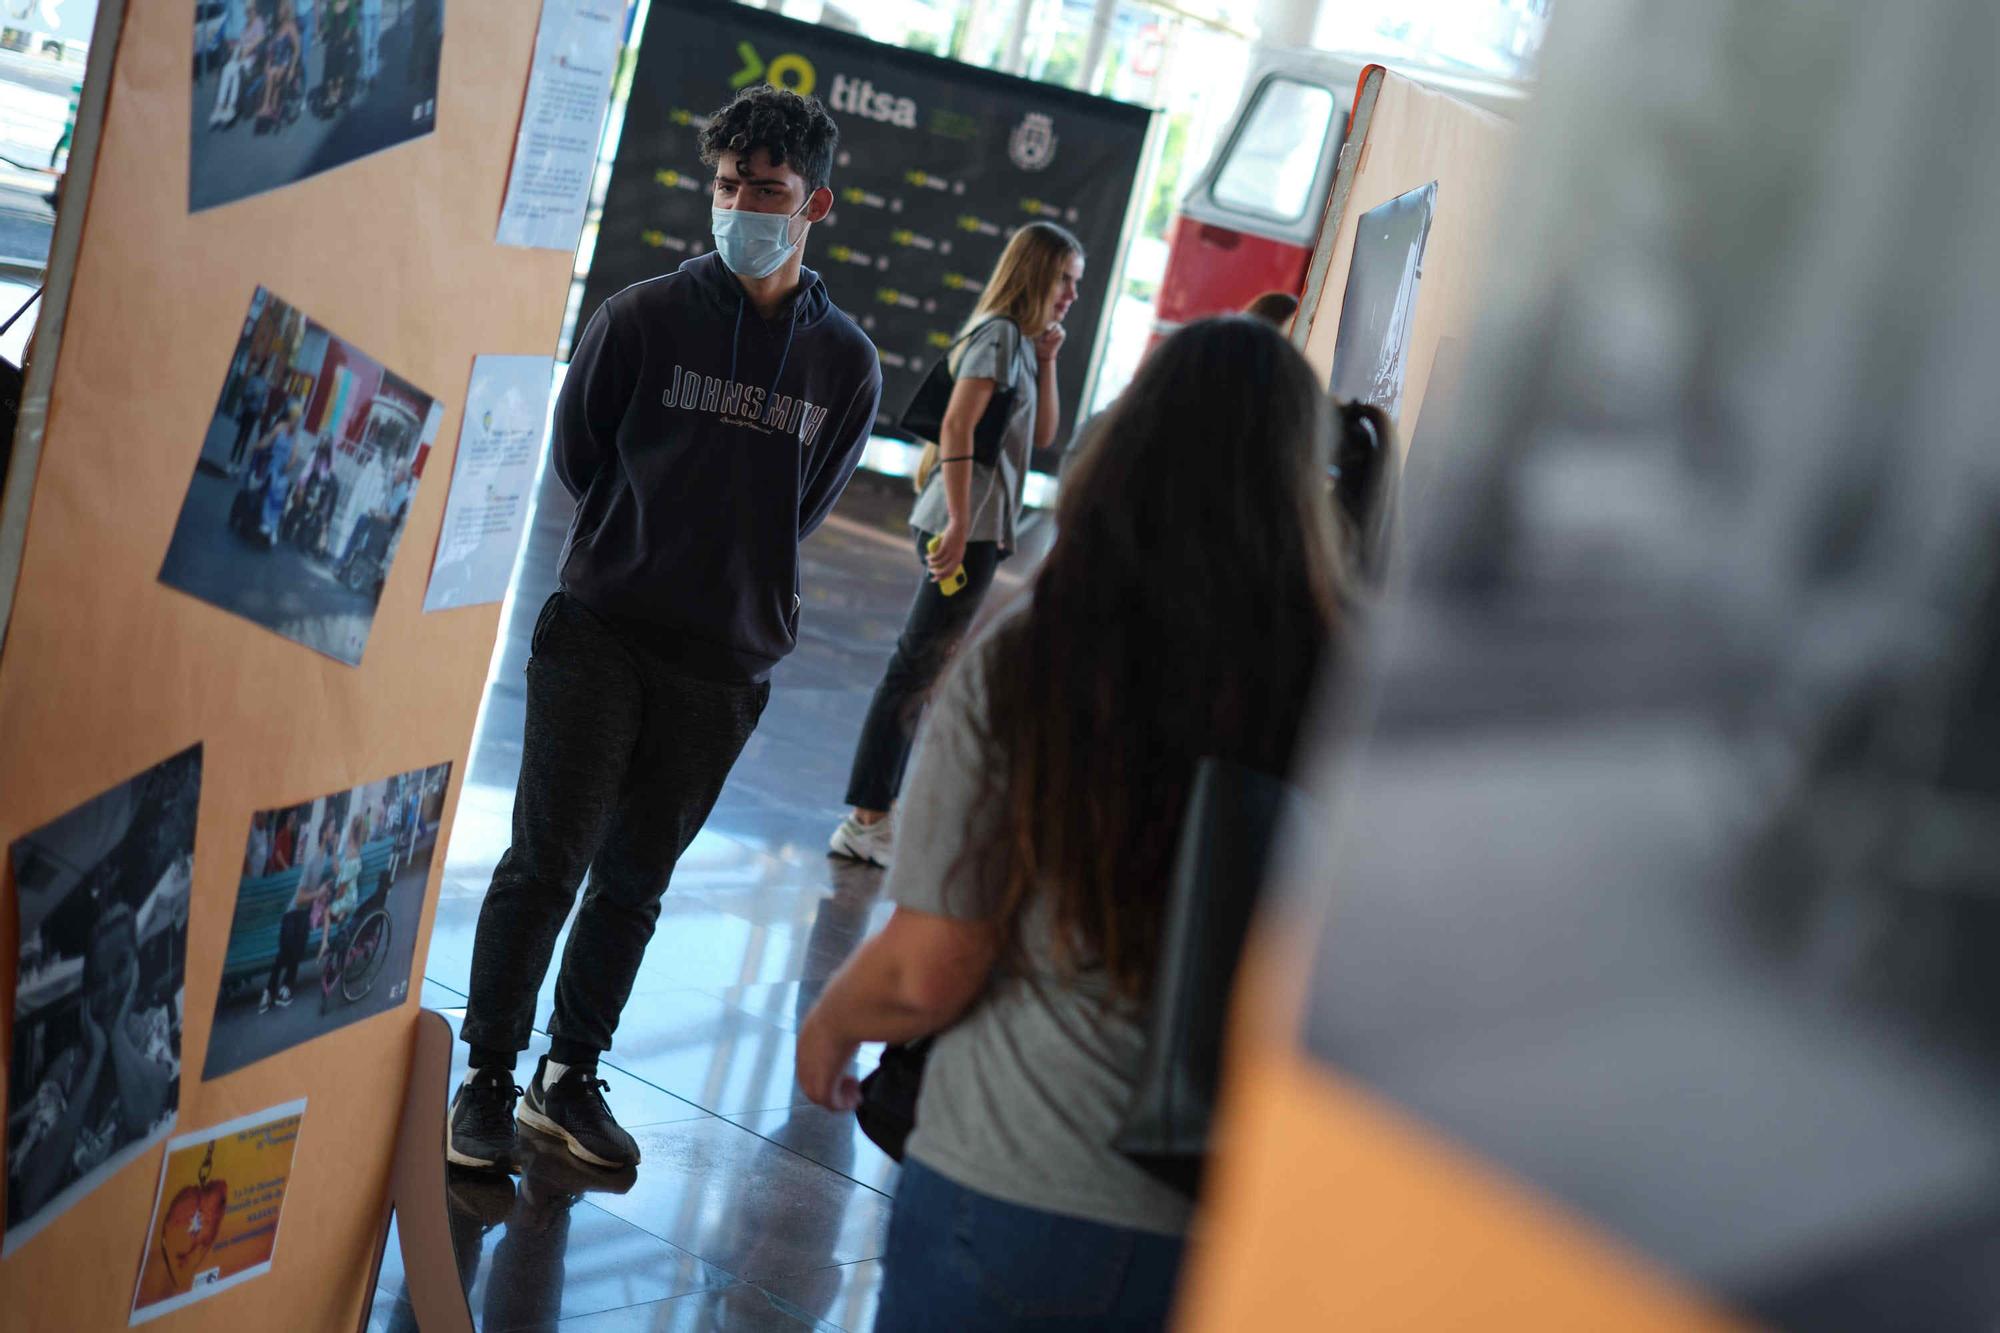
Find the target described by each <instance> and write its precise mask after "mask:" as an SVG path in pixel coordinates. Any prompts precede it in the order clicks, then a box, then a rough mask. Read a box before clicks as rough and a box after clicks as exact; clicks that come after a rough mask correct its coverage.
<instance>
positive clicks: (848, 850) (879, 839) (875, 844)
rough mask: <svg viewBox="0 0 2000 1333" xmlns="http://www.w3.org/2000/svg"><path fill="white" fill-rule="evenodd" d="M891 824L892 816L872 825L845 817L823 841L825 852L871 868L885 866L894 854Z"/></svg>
mask: <svg viewBox="0 0 2000 1333" xmlns="http://www.w3.org/2000/svg"><path fill="white" fill-rule="evenodd" d="M894 822H895V821H894V818H893V817H892V816H884V817H883V818H881V819H878V820H876V821H875V822H874V823H872V824H863V823H862V822H861V821H860V820H858V819H856V818H855V817H854V816H853V815H849V816H847V818H845V819H843V820H841V821H840V826H839V827H838V828H836V829H834V831H833V836H832V837H831V838H829V839H827V844H826V845H827V850H828V851H830V852H831V853H833V855H835V856H845V857H847V858H849V859H850V860H855V861H866V862H867V863H868V864H869V865H872V866H886V865H888V864H889V858H890V857H891V856H893V855H894V854H895V851H896V831H895V828H894Z"/></svg>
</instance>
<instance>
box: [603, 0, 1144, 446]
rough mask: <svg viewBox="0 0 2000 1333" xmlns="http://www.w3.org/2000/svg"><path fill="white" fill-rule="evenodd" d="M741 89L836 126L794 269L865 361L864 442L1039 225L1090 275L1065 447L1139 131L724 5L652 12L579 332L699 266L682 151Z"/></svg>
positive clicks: (1110, 115) (1073, 314)
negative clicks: (820, 114)
mask: <svg viewBox="0 0 2000 1333" xmlns="http://www.w3.org/2000/svg"><path fill="white" fill-rule="evenodd" d="M756 82H769V83H775V84H777V85H778V86H779V87H782V88H790V89H792V90H793V91H795V92H799V93H810V94H812V95H815V96H817V97H818V98H819V99H820V100H821V101H823V102H825V103H826V104H827V108H828V110H830V111H831V112H832V113H833V117H834V119H835V120H836V121H838V122H839V124H840V154H839V156H838V158H836V160H835V166H834V172H833V182H832V184H833V191H834V196H835V202H834V211H833V213H832V215H831V216H829V217H828V218H827V220H826V221H824V222H822V223H820V224H819V225H818V226H816V227H814V228H813V230H812V236H811V238H810V239H809V240H808V241H807V248H806V263H807V265H808V266H809V267H812V268H815V269H817V270H819V272H820V274H821V276H822V277H824V278H825V279H826V286H827V291H828V292H829V293H830V294H831V295H832V297H833V300H834V303H835V304H836V305H838V306H839V307H840V308H841V309H842V310H845V311H846V312H847V313H848V314H849V315H851V316H853V317H854V319H855V321H856V322H857V323H859V324H860V325H861V327H862V329H863V330H864V331H865V332H866V333H867V334H868V336H869V337H870V338H872V339H874V340H875V345H876V347H877V348H878V349H879V351H880V352H881V356H882V417H881V424H882V425H883V426H885V427H886V426H888V425H889V424H890V423H892V422H893V421H894V420H895V418H896V417H898V416H900V415H901V413H902V410H903V408H904V406H905V405H906V404H907V403H908V402H909V400H910V395H911V394H913V393H915V392H916V388H917V385H918V384H919V382H921V380H922V378H923V374H924V371H925V370H926V369H928V368H929V366H930V364H931V362H932V360H934V359H935V358H936V357H938V356H939V355H941V354H942V351H943V349H944V347H945V346H946V345H948V344H949V343H950V342H951V340H952V338H953V337H954V336H956V334H957V332H958V330H959V326H960V325H962V324H963V323H964V322H965V319H966V317H967V316H968V315H970V314H971V313H972V308H973V305H974V304H975V303H976V302H977V301H978V299H979V293H980V291H981V290H982V289H983V287H984V285H985V281H986V278H987V275H988V274H989V273H990V272H991V271H992V268H993V262H994V260H996V259H998V258H999V257H1000V251H1001V249H1002V247H1004V246H1005V245H1006V243H1007V238H1008V236H1010V235H1011V234H1012V233H1013V232H1014V230H1015V229H1016V228H1018V227H1019V226H1020V225H1021V224H1022V223H1024V222H1028V221H1031V220H1033V219H1035V218H1046V219H1048V220H1050V221H1052V222H1058V223H1061V224H1062V225H1063V226H1065V227H1068V228H1069V229H1070V230H1071V231H1073V232H1075V233H1076V234H1077V236H1078V238H1079V239H1080V240H1082V242H1083V245H1084V249H1085V251H1086V252H1087V254H1088V256H1089V259H1090V262H1089V263H1088V264H1087V265H1086V266H1085V270H1084V282H1083V286H1082V289H1081V291H1080V292H1079V294H1078V296H1077V301H1076V304H1075V306H1074V307H1072V309H1071V310H1070V313H1069V316H1068V317H1067V318H1066V319H1065V320H1064V325H1065V326H1066V327H1067V329H1068V330H1069V339H1068V341H1067V343H1066V344H1065V345H1064V348H1063V355H1062V362H1061V366H1062V397H1063V415H1062V421H1063V433H1064V435H1067V434H1068V432H1069V431H1071V430H1072V429H1074V427H1075V425H1076V421H1077V406H1078V403H1079V402H1080V401H1081V398H1082V393H1083V380H1084V372H1085V369H1086V367H1088V366H1089V364H1090V361H1091V357H1092V355H1093V353H1094V351H1095V343H1096V339H1097V333H1098V328H1099V325H1100V322H1101V319H1100V317H1101V316H1102V314H1103V312H1104V303H1105V300H1106V296H1107V290H1108V288H1109V286H1110V280H1111V275H1112V270H1113V268H1114V267H1115V262H1114V261H1115V258H1116V252H1117V248H1118V242H1119V240H1120V233H1121V232H1122V230H1123V228H1124V224H1125V215H1126V212H1127V207H1128V204H1129V203H1130V200H1131V196H1132V190H1133V186H1134V184H1135V182H1136V181H1137V179H1138V174H1139V159H1140V156H1141V153H1142V152H1143V150H1144V147H1145V140H1146V133H1147V130H1148V127H1149V125H1150V122H1151V118H1152V114H1153V113H1152V112H1151V111H1149V110H1147V109H1146V108H1144V107H1137V106H1131V105H1128V104H1126V103H1123V102H1114V101H1110V100H1108V99H1105V98H1100V97H1091V96H1087V95H1085V94H1082V93H1077V92H1072V91H1070V90H1069V89H1066V88H1057V87H1052V86H1050V85H1048V84H1043V83H1036V82H1033V81H1032V80H1028V79H1017V78H1013V77H1011V76H1008V75H1004V74H996V73H994V72H992V71H991V70H985V69H980V68H978V67H976V66H972V65H965V64H960V63H959V62H957V61H953V60H944V59H940V58H938V57H936V56H930V55H924V54H922V53H920V52H915V51H905V50H903V49H901V48H900V47H894V46H885V45H883V44H882V43H880V42H872V41H869V40H868V39H866V38H864V37H857V36H854V35H852V34H849V33H843V32H837V31H834V30H832V29H829V28H821V27H817V26H815V25H813V24H810V23H801V22H798V21H797V20H794V19H787V18H783V17H781V16H779V15H777V14H772V13H768V12H766V11H764V10H759V9H751V8H749V7H747V6H745V5H741V4H736V3H734V2H733V0H654V3H653V6H652V11H651V14H650V16H649V17H648V18H647V20H646V32H645V36H644V39H643V40H642V41H641V43H640V46H639V56H638V67H637V69H636V70H635V71H634V74H633V82H632V95H631V101H630V103H629V105H628V106H627V108H626V111H625V127H624V131H623V134H622V136H621V138H620V139H619V144H618V156H617V160H616V161H615V163H614V164H613V168H612V173H611V185H610V190H609V193H608V194H607V195H606V198H605V201H604V220H603V224H602V227H601V228H600V230H599V232H598V238H597V249H596V253H595V256H594V258H593V259H592V261H591V266H590V276H589V278H588V279H587V281H586V283H585V287H584V299H583V308H582V312H581V314H582V317H583V318H585V319H588V317H589V316H590V315H591V314H593V313H595V311H596V310H597V307H598V305H599V304H600V303H602V302H603V300H604V299H605V298H606V297H608V296H610V295H612V294H613V293H614V292H617V291H619V290H620V289H622V288H624V287H626V286H629V285H630V284H632V283H635V282H643V281H645V280H646V279H648V278H654V277H658V276H659V275H661V274H663V273H668V272H671V271H673V270H674V269H676V268H678V267H679V266H680V265H681V264H682V263H683V262H684V261H686V260H687V259H689V258H691V257H693V256H695V255H698V254H702V253H704V252H706V251H707V250H709V249H711V248H712V247H713V245H714V242H713V240H712V239H711V238H710V234H709V188H708V185H709V178H710V177H709V172H708V171H707V169H706V168H704V167H703V166H702V165H701V160H700V155H699V152H698V150H697V147H696V136H697V135H698V134H699V133H700V131H701V127H702V126H703V125H704V124H706V123H707V118H708V115H709V113H710V112H712V111H714V110H716V109H717V108H719V107H721V106H722V105H723V104H724V103H726V102H727V101H728V100H729V99H730V98H731V97H733V96H735V94H736V91H737V89H739V88H743V87H747V86H749V85H750V84H752V83H756Z"/></svg>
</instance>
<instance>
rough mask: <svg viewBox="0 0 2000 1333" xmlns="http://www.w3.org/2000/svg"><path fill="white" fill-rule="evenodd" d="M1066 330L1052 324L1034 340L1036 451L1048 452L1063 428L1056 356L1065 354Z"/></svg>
mask: <svg viewBox="0 0 2000 1333" xmlns="http://www.w3.org/2000/svg"><path fill="white" fill-rule="evenodd" d="M1064 336H1065V335H1064V333H1063V326H1062V325H1060V324H1051V325H1049V327H1048V329H1047V330H1046V331H1045V332H1044V333H1043V334H1042V336H1041V337H1039V338H1037V339H1035V372H1036V375H1037V377H1038V378H1037V383H1036V387H1035V447H1036V448H1037V449H1046V448H1048V447H1049V446H1050V445H1052V444H1054V443H1055V442H1056V432H1057V431H1058V430H1060V429H1061V428H1062V391H1061V389H1060V388H1059V387H1058V386H1057V384H1056V355H1057V354H1058V353H1059V352H1061V351H1062V345H1063V338H1064Z"/></svg>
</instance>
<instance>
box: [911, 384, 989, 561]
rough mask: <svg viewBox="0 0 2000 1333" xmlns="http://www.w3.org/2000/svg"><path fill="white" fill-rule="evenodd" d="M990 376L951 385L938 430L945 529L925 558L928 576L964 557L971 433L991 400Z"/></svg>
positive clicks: (968, 518) (969, 499) (969, 514)
mask: <svg viewBox="0 0 2000 1333" xmlns="http://www.w3.org/2000/svg"><path fill="white" fill-rule="evenodd" d="M993 389H994V382H993V380H991V379H990V378H972V379H960V380H958V381H957V382H955V383H954V384H953V385H952V386H951V401H950V402H948V403H946V404H945V409H944V423H943V425H942V426H941V427H939V429H938V435H939V436H940V437H941V438H940V439H939V440H938V484H939V485H940V486H942V487H944V509H945V514H946V518H945V528H944V531H943V532H941V533H939V534H938V544H937V549H936V550H935V551H932V552H931V553H930V555H929V556H928V557H927V561H928V563H929V565H930V570H931V577H932V578H943V577H944V576H945V575H947V574H949V573H951V571H952V570H954V569H957V568H958V567H959V565H960V564H961V563H962V562H963V561H964V560H965V542H966V538H967V537H968V536H969V535H970V534H971V531H972V435H973V432H974V431H975V430H977V429H978V426H979V419H980V418H981V417H983V416H985V415H986V405H987V404H988V403H990V402H992V401H993Z"/></svg>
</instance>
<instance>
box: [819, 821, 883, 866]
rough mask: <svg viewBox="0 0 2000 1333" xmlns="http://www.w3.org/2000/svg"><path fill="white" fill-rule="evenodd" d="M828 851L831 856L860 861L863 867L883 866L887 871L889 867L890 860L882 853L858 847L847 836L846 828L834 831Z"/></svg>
mask: <svg viewBox="0 0 2000 1333" xmlns="http://www.w3.org/2000/svg"><path fill="white" fill-rule="evenodd" d="M826 850H827V853H828V854H829V855H831V856H840V857H845V858H846V859H847V860H849V861H859V862H861V863H862V864H863V865H871V866H881V867H882V868H883V869H885V870H886V869H888V867H889V862H888V860H887V859H886V858H885V857H883V856H882V854H881V853H879V852H873V851H869V850H868V849H867V848H865V847H861V846H859V845H857V844H856V843H855V842H853V841H852V840H851V839H850V838H849V837H848V836H847V830H846V829H844V828H837V829H835V830H834V831H833V837H832V839H831V840H829V841H828V842H827V845H826Z"/></svg>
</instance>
